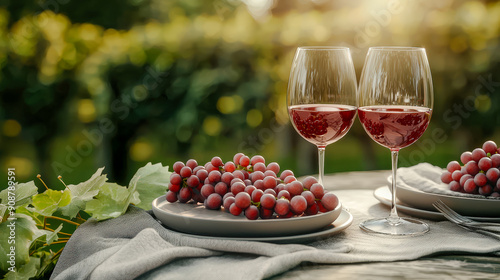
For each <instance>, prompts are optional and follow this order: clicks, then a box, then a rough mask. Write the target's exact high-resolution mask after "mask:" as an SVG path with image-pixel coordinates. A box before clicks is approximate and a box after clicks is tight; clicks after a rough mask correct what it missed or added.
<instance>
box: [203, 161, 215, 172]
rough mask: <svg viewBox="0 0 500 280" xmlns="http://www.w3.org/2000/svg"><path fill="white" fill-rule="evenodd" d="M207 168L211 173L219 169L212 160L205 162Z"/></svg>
mask: <svg viewBox="0 0 500 280" xmlns="http://www.w3.org/2000/svg"><path fill="white" fill-rule="evenodd" d="M205 170H207V172H208V173H210V172H212V171H214V170H217V167H215V166H213V165H212V164H211V163H210V162H207V164H205Z"/></svg>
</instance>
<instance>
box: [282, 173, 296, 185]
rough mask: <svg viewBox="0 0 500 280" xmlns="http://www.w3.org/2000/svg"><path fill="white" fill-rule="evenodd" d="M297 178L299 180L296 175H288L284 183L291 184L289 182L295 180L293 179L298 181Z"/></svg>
mask: <svg viewBox="0 0 500 280" xmlns="http://www.w3.org/2000/svg"><path fill="white" fill-rule="evenodd" d="M296 180H297V178H295V176H293V175H290V176H287V177H286V178H285V180H283V183H285V184H289V183H291V182H293V181H296Z"/></svg>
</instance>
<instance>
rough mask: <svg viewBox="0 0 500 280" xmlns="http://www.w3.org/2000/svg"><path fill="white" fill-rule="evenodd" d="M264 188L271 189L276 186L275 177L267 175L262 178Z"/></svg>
mask: <svg viewBox="0 0 500 280" xmlns="http://www.w3.org/2000/svg"><path fill="white" fill-rule="evenodd" d="M262 183H263V185H264V189H273V188H274V187H276V179H275V178H274V177H271V176H268V177H266V178H264V180H262Z"/></svg>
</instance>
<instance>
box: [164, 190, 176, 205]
mask: <svg viewBox="0 0 500 280" xmlns="http://www.w3.org/2000/svg"><path fill="white" fill-rule="evenodd" d="M166 199H167V201H168V202H170V203H174V202H176V201H177V193H175V192H173V191H168V192H167V195H166Z"/></svg>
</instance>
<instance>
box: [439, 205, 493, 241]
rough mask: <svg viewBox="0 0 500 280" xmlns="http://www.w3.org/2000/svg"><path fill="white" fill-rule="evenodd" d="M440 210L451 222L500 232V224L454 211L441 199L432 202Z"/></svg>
mask: <svg viewBox="0 0 500 280" xmlns="http://www.w3.org/2000/svg"><path fill="white" fill-rule="evenodd" d="M432 205H433V206H434V207H435V208H436V209H437V210H438V211H439V212H441V213H443V215H444V216H445V217H446V218H447V219H448V220H450V221H451V222H453V223H455V224H457V225H460V226H462V227H467V228H473V229H478V230H484V231H489V232H495V233H500V224H496V223H487V222H477V221H473V220H471V219H469V218H466V217H464V216H462V215H460V214H458V213H457V212H455V211H453V209H451V208H450V207H448V205H446V204H444V203H443V202H442V201H441V200H438V201H436V202H434V203H433V204H432Z"/></svg>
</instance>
